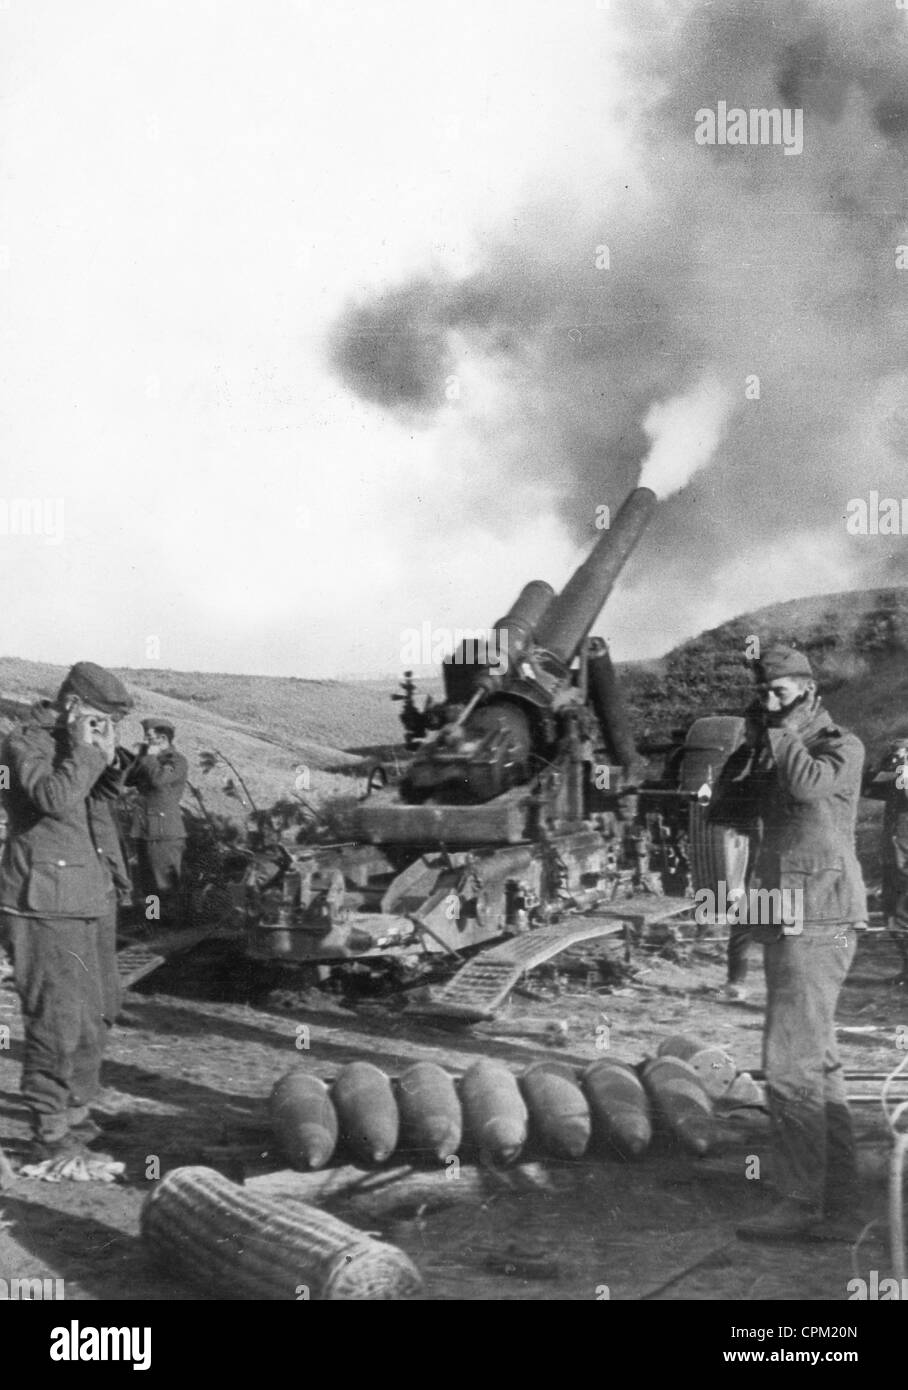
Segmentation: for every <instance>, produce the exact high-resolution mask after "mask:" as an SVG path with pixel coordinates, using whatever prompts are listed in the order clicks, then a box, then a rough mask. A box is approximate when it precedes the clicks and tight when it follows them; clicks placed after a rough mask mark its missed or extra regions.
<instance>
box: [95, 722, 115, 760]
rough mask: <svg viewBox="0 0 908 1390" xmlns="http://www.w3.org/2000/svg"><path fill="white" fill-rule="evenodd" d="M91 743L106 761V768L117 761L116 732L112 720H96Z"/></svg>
mask: <svg viewBox="0 0 908 1390" xmlns="http://www.w3.org/2000/svg"><path fill="white" fill-rule="evenodd" d="M92 743H94V745H95V747H96V748H100V750H101V752H102V753H103V754H104V756H105V758H106V759H107V763H108V766H112V764H113V763H115V762H116V760H117V730H116V727H115V725H114V722H113V720H112V719H104V720H96V721H95V727H94V730H93V737H92Z"/></svg>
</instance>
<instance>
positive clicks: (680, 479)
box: [640, 377, 732, 498]
mask: <svg viewBox="0 0 908 1390" xmlns="http://www.w3.org/2000/svg"><path fill="white" fill-rule="evenodd" d="M731 408H732V398H731V394H730V392H729V391H727V390H725V389H723V387H722V386H721V385H720V384H719V382H718V381H717V380H716V379H715V377H705V378H704V379H703V381H701V382H699V383H698V384H697V386H695V387H694V389H693V390H691V391H689V392H688V393H687V395H685V396H674V397H673V398H672V399H671V400H669V401H665V402H664V403H659V404H657V405H654V406H651V407H650V410H649V413H648V414H647V416H646V419H645V420H644V421H643V429H644V431H645V433H646V435H647V437H648V438H649V439H650V441H651V443H652V448H651V449H650V451H649V453H648V454H647V456H646V458H645V459H644V460H643V464H642V466H641V469H640V486H641V487H649V488H652V490H653V492H654V493H655V494H656V496H657V497H663V498H664V497H670V496H671V494H672V493H673V492H678V491H679V490H680V489H681V488H683V487H686V486H687V484H688V483H689V482H690V480H691V478H692V477H693V476H694V474H695V473H696V472H697V470H698V469H700V468H702V467H703V466H704V464H707V463H708V462H709V460H710V459H711V458H712V455H713V453H714V451H715V449H716V446H717V445H718V443H719V440H720V438H721V436H722V431H723V429H724V427H725V422H726V420H727V419H728V415H729V412H730V411H731Z"/></svg>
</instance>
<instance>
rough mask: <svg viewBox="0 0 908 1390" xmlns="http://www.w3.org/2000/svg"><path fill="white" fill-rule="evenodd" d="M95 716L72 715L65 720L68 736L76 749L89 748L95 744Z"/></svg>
mask: <svg viewBox="0 0 908 1390" xmlns="http://www.w3.org/2000/svg"><path fill="white" fill-rule="evenodd" d="M96 718H97V716H96V715H92V714H81V713H76V714H72V715H71V716H70V718H69V719H68V720H67V728H68V729H69V736H70V739H71V740H72V742H73V744H74V745H76V746H78V747H89V748H90V747H91V746H92V744H93V743H94V742H95V728H94V725H95V721H96Z"/></svg>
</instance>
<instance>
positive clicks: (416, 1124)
mask: <svg viewBox="0 0 908 1390" xmlns="http://www.w3.org/2000/svg"><path fill="white" fill-rule="evenodd" d="M397 1108H398V1110H399V1112H400V1147H401V1148H402V1149H415V1150H417V1151H423V1152H425V1151H428V1152H429V1153H430V1154H432V1156H433V1157H434V1158H437V1159H441V1160H444V1159H446V1158H449V1157H450V1155H451V1154H456V1153H457V1150H458V1149H459V1148H460V1140H461V1135H462V1133H463V1116H462V1114H461V1110H460V1101H459V1100H458V1099H457V1091H456V1089H455V1086H454V1081H453V1078H452V1077H450V1076H449V1075H448V1073H447V1072H446V1071H445V1070H444V1068H443V1067H440V1066H438V1065H437V1064H436V1063H435V1062H414V1064H413V1066H412V1067H407V1069H406V1071H403V1072H401V1074H400V1077H399V1078H398V1082H397Z"/></svg>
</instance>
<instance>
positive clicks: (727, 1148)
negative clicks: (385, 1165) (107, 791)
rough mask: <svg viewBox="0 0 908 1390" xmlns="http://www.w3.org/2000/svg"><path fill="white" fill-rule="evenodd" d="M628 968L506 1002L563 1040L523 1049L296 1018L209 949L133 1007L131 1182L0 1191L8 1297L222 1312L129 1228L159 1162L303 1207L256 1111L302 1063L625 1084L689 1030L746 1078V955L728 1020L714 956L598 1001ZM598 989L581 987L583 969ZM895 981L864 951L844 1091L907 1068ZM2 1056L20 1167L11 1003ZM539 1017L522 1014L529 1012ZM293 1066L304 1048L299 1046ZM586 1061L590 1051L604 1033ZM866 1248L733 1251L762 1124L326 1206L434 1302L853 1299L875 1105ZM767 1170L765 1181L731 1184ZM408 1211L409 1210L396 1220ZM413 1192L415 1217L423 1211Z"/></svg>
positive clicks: (568, 977) (881, 1198)
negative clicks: (535, 1065)
mask: <svg viewBox="0 0 908 1390" xmlns="http://www.w3.org/2000/svg"><path fill="white" fill-rule="evenodd" d="M603 951H605V952H607V953H608V954H609V958H610V959H613V960H614V961H615V962H616V963H618V964H619V965H620V962H621V957H622V948H621V947H620V946H618V945H616V944H612V945H609V946H608V947H602V946H599V947H597V948H596V951H595V952H593V953H592V954H590V952H587V954H586V955H585V956H584V955H583V954H582V952H580V953H579V954H578V953H577V952H575V953H574V954H573V956H572V958H571V960H572V961H573V966H574V968H573V969H571V968H570V962H568V961H567V960H566V958H565V957H560V958H559V959H558V961H557V962H556V963H555V964H557V967H558V969H557V970H556V969H555V968H554V965H553V966H550V967H546V968H544V969H543V970H542V971H539V972H536V973H535V974H534V975H533V976H532V977H531V979H530V980H529V982H528V985H529V990H530V995H528V994H527V993H521V994H514V995H512V996H511V1000H510V1002H509V1004H508V1005H507V1006H506V1009H505V1010H504V1011H503V1013H502V1014H501V1015H500V1018H501V1020H502V1021H503V1022H504V1024H505V1027H506V1028H507V1029H508V1030H511V1029H513V1028H514V1027H515V1025H518V1024H520V1025H521V1026H524V1027H526V1028H527V1029H529V1030H532V1029H533V1028H534V1027H535V1026H536V1025H537V1024H538V1022H539V1021H540V1020H548V1021H550V1022H552V1023H558V1022H560V1023H562V1024H564V1025H566V1037H565V1038H564V1041H563V1042H562V1043H561V1044H560V1045H557V1046H555V1045H549V1044H547V1043H546V1042H545V1041H541V1040H540V1038H539V1037H538V1036H535V1037H533V1036H523V1037H521V1036H520V1035H519V1034H517V1033H510V1031H509V1035H508V1036H498V1037H496V1036H495V1030H494V1026H492V1025H483V1027H482V1029H477V1028H469V1027H464V1026H457V1025H446V1024H445V1025H443V1024H441V1023H440V1022H438V1021H433V1022H432V1023H429V1022H427V1021H425V1020H421V1019H419V1018H416V1017H413V1016H412V1015H405V1014H403V1013H402V1012H401V1009H400V1003H401V1000H400V997H399V996H393V997H390V996H389V997H388V998H374V997H373V998H367V999H363V1000H360V1001H358V1002H357V1003H355V1004H350V1003H349V1002H347V1001H346V1000H344V999H341V998H339V997H334V996H331V995H328V996H325V995H320V994H319V993H318V992H316V991H312V990H309V991H297V992H296V994H295V996H294V995H292V994H290V995H287V994H283V993H281V992H275V991H274V989H273V987H272V986H273V981H270V982H269V988H268V989H266V988H265V986H264V983H263V982H262V981H260V980H259V981H256V979H255V978H254V976H253V975H252V974H251V973H250V967H249V966H248V965H247V964H246V963H244V962H243V961H242V959H241V957H240V956H239V955H238V952H237V948H236V946H235V945H233V944H231V943H228V942H225V941H223V940H220V941H218V940H214V941H209V942H207V943H204V944H203V945H201V946H199V947H197V948H196V949H195V950H194V951H192V952H191V953H189V954H186V955H183V956H181V957H176V958H174V959H172V960H171V961H170V962H168V964H167V965H166V966H164V967H162V968H161V969H160V970H159V971H158V972H157V973H155V974H154V975H152V976H150V977H149V978H148V979H147V980H145V981H143V982H142V983H141V984H140V985H139V986H138V987H137V988H136V989H135V990H133V991H131V992H130V993H129V995H128V998H127V1005H126V1010H125V1014H124V1016H123V1018H122V1021H121V1023H120V1025H119V1026H118V1027H117V1028H116V1029H115V1030H114V1033H113V1036H112V1038H111V1043H110V1048H109V1052H108V1056H107V1059H106V1062H105V1071H104V1079H105V1082H106V1089H105V1092H104V1095H103V1104H102V1106H101V1109H102V1110H103V1112H106V1114H107V1115H108V1116H110V1117H112V1118H113V1120H114V1121H115V1124H114V1127H113V1129H112V1131H111V1133H112V1135H113V1138H112V1140H111V1142H110V1144H109V1151H110V1152H111V1153H112V1154H113V1155H114V1157H116V1158H118V1159H120V1160H122V1161H124V1162H125V1164H126V1172H125V1175H124V1177H123V1179H122V1180H120V1181H118V1182H116V1183H114V1184H111V1185H102V1184H81V1183H71V1182H64V1183H60V1184H50V1183H46V1182H36V1181H27V1180H23V1179H18V1180H17V1182H16V1183H15V1185H14V1186H13V1187H11V1188H10V1189H8V1190H6V1191H4V1192H2V1193H0V1277H2V1278H5V1279H7V1280H8V1279H11V1278H14V1277H20V1278H21V1277H29V1278H51V1277H56V1278H61V1277H62V1278H63V1279H65V1291H66V1298H67V1299H86V1300H92V1299H135V1300H197V1299H215V1298H223V1297H225V1296H226V1295H225V1291H224V1290H222V1289H214V1288H210V1287H206V1286H205V1285H204V1282H203V1283H201V1284H199V1285H192V1284H189V1283H186V1282H183V1281H181V1280H179V1279H177V1278H175V1277H173V1275H172V1273H170V1272H167V1273H162V1271H161V1270H160V1269H159V1268H157V1267H155V1266H154V1265H153V1264H152V1263H150V1262H149V1261H148V1259H147V1258H146V1255H145V1252H144V1250H143V1246H142V1243H141V1240H140V1237H139V1213H140V1209H141V1206H142V1202H143V1200H144V1198H145V1197H146V1195H147V1194H148V1192H149V1189H150V1187H151V1181H152V1180H150V1179H148V1178H147V1177H146V1171H148V1169H149V1165H150V1164H151V1160H152V1159H153V1158H154V1157H157V1158H158V1159H159V1168H160V1171H161V1173H162V1174H163V1173H165V1172H167V1171H168V1170H169V1169H171V1168H174V1167H177V1166H179V1165H182V1164H194V1163H205V1164H207V1165H209V1166H212V1167H217V1168H220V1169H221V1170H222V1171H224V1172H225V1173H227V1174H228V1175H229V1176H231V1177H233V1178H235V1179H237V1180H245V1181H247V1182H249V1183H250V1184H252V1185H253V1186H259V1187H261V1188H262V1190H264V1191H271V1192H272V1193H273V1194H277V1195H281V1196H282V1197H285V1198H286V1199H287V1200H294V1184H295V1183H296V1182H298V1181H299V1179H298V1178H297V1175H294V1174H293V1173H292V1172H291V1171H289V1170H287V1169H286V1164H285V1163H284V1162H283V1161H282V1159H281V1157H280V1155H279V1154H278V1153H277V1152H276V1151H275V1146H274V1142H273V1139H272V1137H271V1135H270V1132H269V1127H268V1118H267V1097H268V1094H269V1091H270V1089H271V1087H272V1085H273V1084H274V1082H275V1081H276V1080H277V1078H278V1077H279V1076H280V1075H282V1074H283V1072H284V1071H285V1070H286V1069H287V1068H288V1067H289V1066H291V1065H294V1064H297V1063H299V1062H300V1061H305V1063H306V1064H307V1065H309V1066H311V1068H312V1070H313V1071H314V1072H315V1073H317V1074H318V1075H320V1076H323V1077H326V1078H328V1077H331V1076H332V1075H333V1074H334V1073H335V1072H336V1071H337V1069H338V1067H339V1066H340V1065H341V1064H343V1063H344V1062H347V1061H350V1060H353V1059H357V1058H360V1059H361V1058H367V1059H369V1060H371V1061H373V1062H375V1063H377V1064H378V1065H379V1066H382V1067H384V1068H385V1069H386V1070H387V1071H388V1072H389V1073H390V1074H394V1073H395V1072H396V1071H397V1070H398V1069H399V1068H400V1067H401V1066H402V1065H403V1064H405V1063H406V1062H408V1061H410V1060H413V1059H433V1060H436V1061H438V1062H440V1063H442V1064H443V1065H444V1066H446V1067H448V1068H449V1069H451V1070H452V1071H458V1070H461V1069H463V1068H465V1067H466V1066H467V1065H469V1063H470V1062H471V1061H473V1060H474V1059H475V1058H476V1057H477V1056H480V1055H489V1056H495V1057H499V1058H502V1059H504V1060H505V1061H506V1062H508V1063H509V1064H510V1065H511V1066H513V1067H514V1068H515V1069H520V1068H522V1067H523V1066H525V1065H526V1064H527V1063H528V1062H530V1061H532V1060H534V1059H536V1058H538V1057H542V1056H549V1057H551V1056H557V1057H560V1058H563V1059H565V1060H569V1061H575V1062H578V1063H583V1062H588V1061H591V1060H593V1059H594V1058H595V1057H597V1056H599V1055H601V1052H600V1051H598V1050H597V1029H600V1030H601V1029H602V1027H603V1025H606V1026H607V1027H608V1029H609V1034H608V1042H609V1047H610V1049H611V1054H612V1055H614V1056H617V1057H620V1058H622V1059H626V1060H628V1061H630V1062H638V1061H640V1060H641V1059H642V1058H643V1057H644V1056H647V1055H651V1054H652V1053H653V1052H654V1051H655V1049H656V1047H657V1045H658V1043H659V1041H660V1039H662V1038H664V1037H666V1036H667V1035H668V1034H670V1033H677V1032H689V1033H696V1034H697V1035H699V1036H701V1037H703V1038H705V1039H707V1040H708V1041H709V1042H710V1043H714V1044H720V1045H722V1046H724V1047H726V1048H727V1049H728V1050H729V1051H730V1052H731V1053H732V1055H733V1057H734V1058H735V1061H736V1062H737V1064H738V1066H739V1068H741V1069H748V1068H754V1067H758V1066H759V1065H760V1042H761V1030H762V1023H763V999H764V995H763V985H762V979H761V973H762V972H761V970H760V963H759V952H758V950H757V949H756V948H754V949H753V961H752V968H751V975H752V980H751V984H752V991H751V996H750V999H749V1000H748V1001H747V1002H746V1003H742V1004H729V1003H723V1002H720V1001H719V1000H718V998H717V997H716V989H717V987H718V986H719V985H720V984H721V982H722V980H723V978H724V948H723V946H722V945H721V944H719V943H708V942H707V943H700V944H696V945H693V944H686V945H684V946H683V947H681V948H680V949H679V950H678V951H677V953H676V956H677V958H676V959H666V958H664V957H663V956H659V955H656V954H655V953H652V952H644V951H642V950H641V951H638V952H636V953H635V955H634V959H633V962H632V966H631V970H630V973H624V972H623V971H619V973H618V975H617V978H615V979H613V980H612V982H611V984H603V983H602V982H601V981H602V975H601V973H600V972H599V971H598V969H597V959H596V957H597V956H601V954H602V952H603ZM587 967H589V968H587ZM898 968H899V959H898V956H897V953H896V951H895V950H894V948H893V945H892V943H891V941H890V940H889V938H888V937H887V936H885V935H884V934H873V933H868V934H867V935H865V936H864V937H863V938H862V941H861V945H860V948H859V951H858V955H857V958H856V962H855V965H854V968H853V970H852V974H851V977H850V979H849V982H848V984H847V985H846V988H845V990H844V992H843V999H842V1003H841V1007H840V1015H839V1016H840V1023H841V1025H842V1028H843V1030H844V1031H842V1032H841V1033H840V1040H841V1046H842V1054H843V1058H844V1062H845V1066H846V1069H847V1070H849V1071H852V1070H861V1071H873V1072H886V1071H889V1070H891V1069H892V1068H893V1067H894V1066H895V1064H896V1063H897V1062H898V1061H899V1059H900V1057H901V1055H902V1053H901V1051H900V1050H899V1041H900V1038H901V1037H903V1036H904V1035H900V1034H898V1032H897V1030H898V1028H899V1027H900V1026H902V1025H908V1003H906V998H905V993H906V991H905V989H904V987H903V986H901V985H898V984H896V983H894V979H895V976H896V975H897V972H898ZM4 996H5V998H6V1001H7V1004H8V1007H7V1009H6V1012H5V1014H4V1017H5V1018H6V1019H8V1020H9V1021H10V1023H11V1024H12V1042H11V1047H10V1049H9V1050H8V1051H5V1052H0V1135H2V1143H3V1146H4V1148H5V1150H6V1152H7V1153H8V1155H9V1157H10V1158H11V1160H12V1161H13V1163H14V1164H17V1163H18V1162H19V1161H21V1158H22V1155H23V1153H24V1145H25V1141H26V1136H27V1129H26V1125H25V1117H24V1112H23V1110H22V1108H21V1105H20V1102H19V1098H18V1084H19V1064H20V1062H21V1050H22V1033H21V1021H20V1019H19V1015H18V1005H17V1003H16V1000H15V995H14V994H13V993H12V991H11V990H10V988H9V986H5V987H4ZM530 996H532V997H530ZM299 1024H305V1025H307V1027H308V1029H309V1038H308V1042H309V1046H308V1050H299V1049H298V1048H297V1046H296V1042H297V1037H298V1031H297V1030H298V1025H299ZM598 1037H599V1039H600V1041H601V1039H602V1037H603V1034H602V1033H601V1031H600V1033H599V1034H598ZM879 1089H880V1088H879V1083H878V1082H872V1081H866V1082H861V1081H852V1082H851V1083H850V1085H849V1090H850V1093H851V1095H852V1096H853V1097H860V1096H865V1097H873V1096H878V1094H879ZM854 1109H855V1114H856V1120H857V1126H858V1135H859V1144H860V1158H861V1167H862V1172H863V1178H864V1185H865V1192H866V1201H867V1208H868V1211H867V1220H868V1222H870V1221H872V1220H873V1219H874V1218H876V1219H875V1222H874V1224H871V1225H870V1226H869V1229H867V1231H866V1233H865V1235H864V1236H863V1239H862V1240H861V1242H860V1245H859V1247H858V1248H855V1247H854V1246H852V1245H850V1244H848V1243H825V1244H817V1243H811V1244H807V1243H800V1244H788V1245H776V1246H773V1245H756V1244H746V1243H743V1242H741V1241H739V1240H738V1239H737V1238H736V1236H735V1230H734V1228H735V1223H736V1221H737V1220H739V1219H740V1218H741V1217H742V1216H743V1215H744V1214H745V1213H751V1212H756V1211H758V1210H760V1209H761V1208H764V1207H765V1206H767V1205H769V1204H770V1203H771V1201H772V1192H771V1189H770V1188H769V1186H768V1184H767V1183H766V1182H765V1181H764V1180H763V1179H764V1178H765V1176H766V1173H767V1168H768V1157H767V1155H768V1148H769V1144H768V1122H767V1120H766V1117H765V1114H764V1113H763V1112H762V1111H761V1110H759V1109H754V1108H739V1109H737V1110H732V1111H730V1112H727V1113H724V1114H723V1115H722V1117H721V1118H720V1121H719V1130H720V1140H719V1143H718V1144H717V1146H716V1148H715V1149H714V1150H713V1151H712V1152H710V1153H709V1154H708V1155H707V1156H706V1157H705V1158H701V1159H696V1158H694V1157H691V1156H690V1155H687V1154H684V1153H680V1152H678V1151H677V1150H672V1149H671V1148H669V1147H667V1146H666V1145H665V1144H664V1143H660V1144H657V1145H656V1146H655V1147H654V1148H653V1149H651V1150H650V1152H649V1153H648V1154H647V1155H646V1156H644V1157H643V1158H642V1159H641V1160H639V1161H637V1162H635V1163H622V1162H620V1161H617V1160H614V1161H612V1160H608V1159H602V1158H598V1157H596V1158H592V1159H585V1160H583V1161H582V1162H577V1163H567V1162H556V1161H551V1160H544V1161H541V1160H540V1158H539V1156H538V1155H533V1154H532V1153H529V1154H528V1155H527V1162H526V1163H524V1164H521V1165H520V1166H519V1167H518V1168H517V1169H514V1170H509V1173H508V1174H507V1175H506V1176H505V1177H504V1178H501V1177H495V1176H494V1175H484V1174H483V1175H479V1176H477V1172H476V1171H475V1170H473V1171H472V1175H471V1176H472V1181H471V1182H470V1183H465V1184H463V1186H462V1187H460V1188H458V1186H457V1184H456V1183H453V1182H445V1179H444V1174H442V1173H436V1174H435V1176H434V1177H433V1178H431V1179H429V1178H427V1179H426V1184H425V1186H426V1192H422V1191H420V1194H418V1195H417V1197H414V1196H413V1191H414V1189H413V1185H412V1182H410V1183H409V1185H408V1183H407V1182H406V1181H405V1180H403V1179H402V1180H400V1182H399V1183H398V1186H397V1189H396V1188H395V1183H396V1182H397V1180H396V1179H395V1181H392V1182H389V1183H388V1184H387V1185H386V1190H385V1192H384V1194H383V1199H382V1202H381V1204H380V1209H379V1210H378V1211H376V1209H375V1207H374V1206H373V1207H371V1208H369V1209H368V1210H366V1209H357V1208H356V1206H355V1204H354V1205H352V1206H351V1205H349V1204H348V1206H347V1207H346V1208H344V1207H343V1205H341V1206H339V1207H337V1208H335V1209H336V1210H337V1212H338V1214H339V1215H343V1216H344V1217H345V1219H348V1220H350V1221H352V1222H353V1224H359V1225H361V1226H363V1228H364V1229H369V1230H370V1231H372V1232H374V1233H377V1234H380V1235H381V1237H382V1238H384V1239H387V1240H389V1241H391V1242H393V1243H395V1244H397V1245H399V1246H401V1247H402V1248H403V1249H404V1250H406V1251H407V1253H408V1254H409V1255H410V1256H411V1257H412V1259H413V1260H414V1261H415V1263H416V1265H417V1266H418V1268H419V1270H420V1272H421V1274H422V1276H423V1279H424V1286H425V1288H424V1297H425V1298H426V1299H429V1300H451V1299H456V1300H461V1299H464V1300H527V1299H528V1300H546V1301H550V1300H578V1299H592V1300H596V1299H602V1298H606V1297H608V1298H610V1299H613V1300H638V1301H639V1300H677V1299H696V1300H752V1299H769V1300H775V1299H802V1300H803V1299H807V1300H833V1301H837V1300H844V1299H846V1298H847V1292H846V1285H847V1283H848V1281H849V1280H850V1279H852V1278H854V1277H855V1276H857V1275H861V1274H863V1275H865V1277H866V1272H867V1270H868V1269H869V1268H876V1269H878V1270H881V1271H885V1270H890V1268H891V1260H890V1255H889V1251H888V1240H887V1226H886V1219H885V1213H886V1170H887V1164H888V1161H889V1154H890V1149H891V1144H890V1141H889V1138H888V1130H887V1128H886V1126H885V1123H884V1120H883V1115H882V1111H881V1108H880V1105H879V1103H874V1102H872V1101H867V1102H864V1101H858V1102H857V1103H856V1104H855V1107H854ZM754 1155H756V1156H758V1157H759V1158H760V1159H761V1178H760V1179H754V1178H748V1177H747V1176H746V1174H747V1171H748V1167H750V1169H751V1170H752V1169H753V1163H752V1158H753V1156H754ZM395 1190H399V1191H400V1194H401V1195H400V1200H397V1199H396V1198H395ZM426 1193H428V1195H426Z"/></svg>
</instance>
